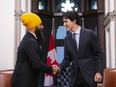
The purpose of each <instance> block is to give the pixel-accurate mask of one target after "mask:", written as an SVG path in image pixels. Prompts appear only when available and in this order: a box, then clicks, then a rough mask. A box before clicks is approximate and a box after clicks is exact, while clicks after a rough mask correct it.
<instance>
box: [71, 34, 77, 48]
mask: <svg viewBox="0 0 116 87" xmlns="http://www.w3.org/2000/svg"><path fill="white" fill-rule="evenodd" d="M76 34H77V33H73V34H72V38H73V40H74V44H75V46H76V48H77V42H76V37H75V36H76Z"/></svg>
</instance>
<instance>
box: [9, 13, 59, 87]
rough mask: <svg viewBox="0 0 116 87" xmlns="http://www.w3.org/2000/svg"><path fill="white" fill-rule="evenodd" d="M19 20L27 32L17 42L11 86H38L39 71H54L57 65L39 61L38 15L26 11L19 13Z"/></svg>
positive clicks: (39, 25) (40, 25)
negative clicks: (48, 64)
mask: <svg viewBox="0 0 116 87" xmlns="http://www.w3.org/2000/svg"><path fill="white" fill-rule="evenodd" d="M21 21H22V23H23V25H24V26H25V27H26V29H27V33H26V34H25V36H24V37H23V39H22V41H21V42H20V44H19V47H18V52H17V61H16V66H15V69H14V73H13V75H12V79H11V87H38V86H39V84H38V80H39V73H40V71H42V72H45V73H49V74H52V73H54V74H55V73H56V72H57V70H58V67H55V66H53V67H51V66H47V65H46V64H44V63H43V62H42V61H41V54H40V51H41V49H40V46H39V43H38V41H37V39H39V38H37V35H36V32H37V31H40V30H41V29H42V28H43V25H42V21H41V19H40V17H39V16H38V15H36V14H34V13H31V12H27V13H24V14H22V15H21Z"/></svg>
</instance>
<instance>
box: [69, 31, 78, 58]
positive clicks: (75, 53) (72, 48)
mask: <svg viewBox="0 0 116 87" xmlns="http://www.w3.org/2000/svg"><path fill="white" fill-rule="evenodd" d="M68 38H69V44H70V46H71V50H72V51H73V53H74V56H75V57H77V56H78V50H77V47H75V44H74V43H75V42H74V40H73V38H72V33H70V34H69V35H68Z"/></svg>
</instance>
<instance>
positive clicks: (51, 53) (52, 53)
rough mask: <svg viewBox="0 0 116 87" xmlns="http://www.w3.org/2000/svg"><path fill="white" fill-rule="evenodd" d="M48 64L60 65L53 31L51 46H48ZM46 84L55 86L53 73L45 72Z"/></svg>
mask: <svg viewBox="0 0 116 87" xmlns="http://www.w3.org/2000/svg"><path fill="white" fill-rule="evenodd" d="M47 65H49V66H52V65H58V60H57V55H56V50H55V46H54V40H53V35H52V33H51V35H50V39H49V46H48V54H47ZM44 86H46V87H53V74H47V73H46V74H45V78H44Z"/></svg>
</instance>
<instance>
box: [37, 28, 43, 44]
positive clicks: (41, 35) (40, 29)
mask: <svg viewBox="0 0 116 87" xmlns="http://www.w3.org/2000/svg"><path fill="white" fill-rule="evenodd" d="M42 30H43V29H42V28H38V27H36V30H35V35H36V36H37V41H38V42H39V43H45V38H44V35H43V32H42Z"/></svg>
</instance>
